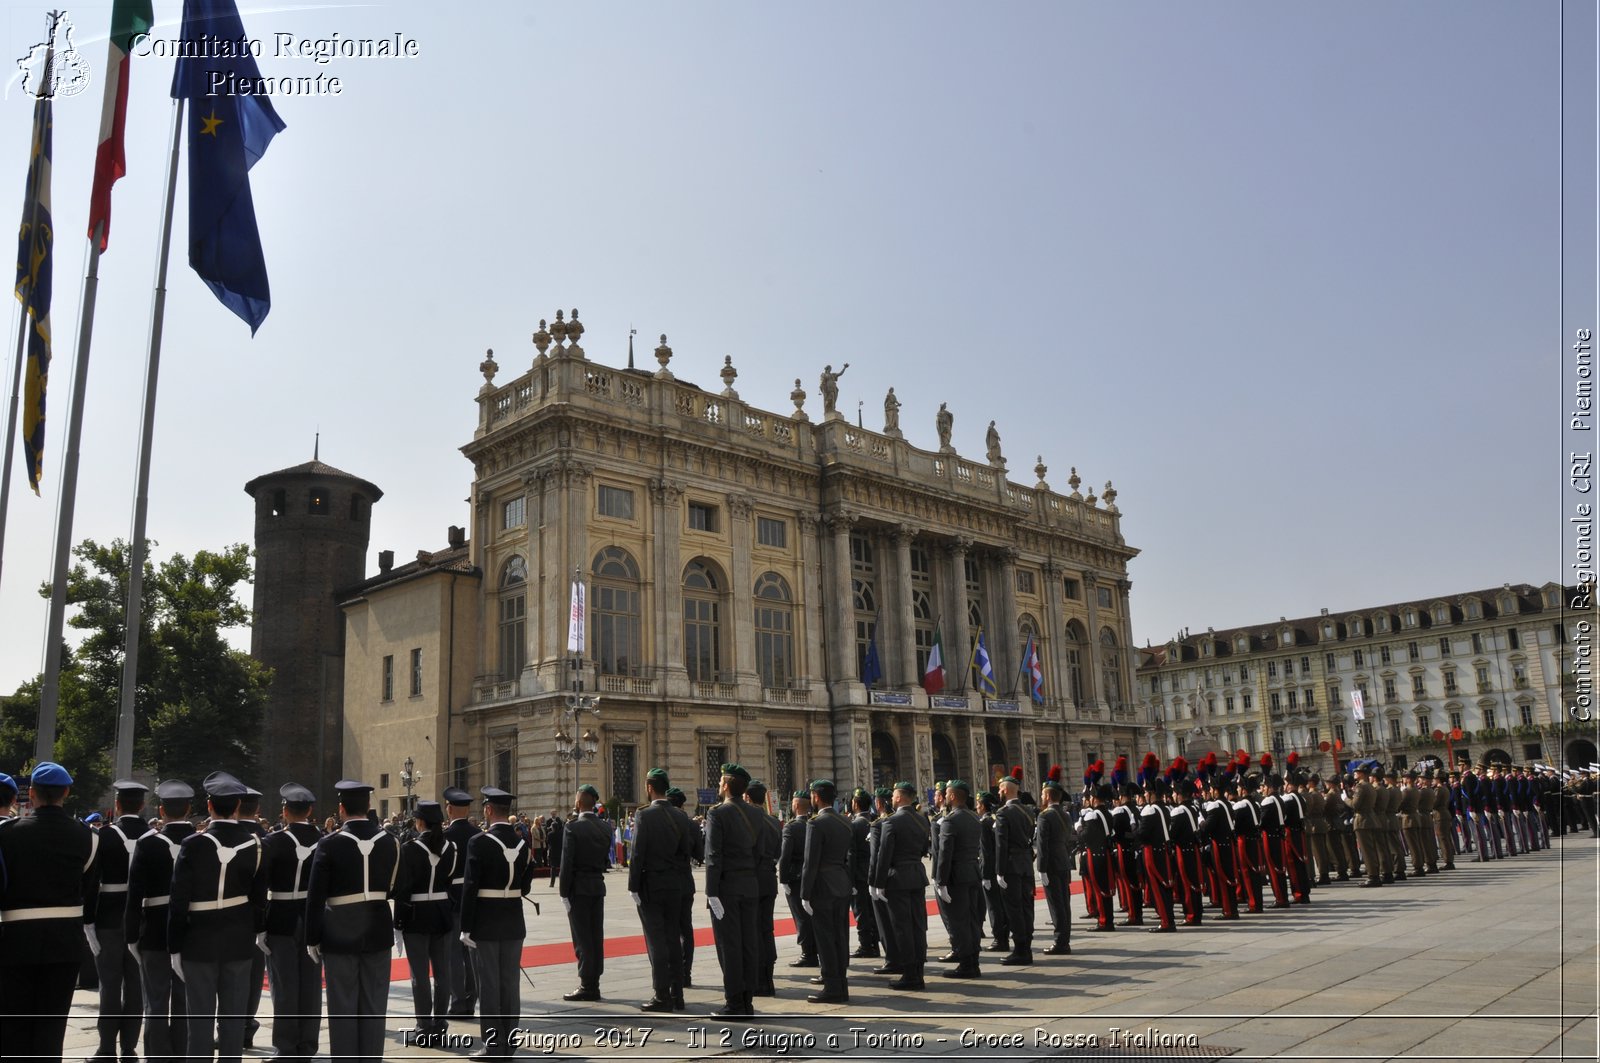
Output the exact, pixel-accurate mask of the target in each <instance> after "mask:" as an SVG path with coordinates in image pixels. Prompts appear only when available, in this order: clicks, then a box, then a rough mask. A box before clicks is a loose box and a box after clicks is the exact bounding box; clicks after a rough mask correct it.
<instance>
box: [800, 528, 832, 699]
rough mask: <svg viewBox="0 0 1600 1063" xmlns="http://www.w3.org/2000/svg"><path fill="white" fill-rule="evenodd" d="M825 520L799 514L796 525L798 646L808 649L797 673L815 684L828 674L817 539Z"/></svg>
mask: <svg viewBox="0 0 1600 1063" xmlns="http://www.w3.org/2000/svg"><path fill="white" fill-rule="evenodd" d="M821 519H822V518H821V517H819V516H818V515H817V514H815V513H807V512H802V513H797V514H796V515H795V523H796V524H798V525H799V526H800V573H801V577H800V582H801V586H800V587H799V589H798V594H797V599H798V600H797V601H796V602H795V617H796V619H797V621H798V623H799V626H800V630H798V631H796V632H795V645H796V646H797V647H801V646H803V647H804V651H803V653H804V656H803V657H802V658H801V659H800V661H799V662H797V663H798V664H799V667H798V669H797V673H798V674H799V675H802V676H805V677H806V678H807V679H808V680H810V681H815V680H816V679H818V678H819V677H821V676H823V675H826V674H827V672H828V667H827V663H826V662H825V661H824V660H823V657H822V654H823V649H822V633H823V632H824V631H825V630H827V626H826V625H827V620H826V617H827V613H826V612H825V611H824V609H823V603H824V601H825V600H826V597H827V596H826V595H825V594H824V593H823V590H822V550H821V544H820V543H819V542H818V540H817V525H818V524H819V523H820V522H821Z"/></svg>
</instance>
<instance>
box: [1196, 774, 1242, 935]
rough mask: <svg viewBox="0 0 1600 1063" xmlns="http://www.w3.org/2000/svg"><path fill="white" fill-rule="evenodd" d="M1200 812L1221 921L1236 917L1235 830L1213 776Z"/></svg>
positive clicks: (1228, 807)
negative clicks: (1209, 851)
mask: <svg viewBox="0 0 1600 1063" xmlns="http://www.w3.org/2000/svg"><path fill="white" fill-rule="evenodd" d="M1200 809H1201V824H1200V833H1201V838H1202V841H1201V845H1202V846H1209V847H1210V850H1211V866H1210V874H1211V879H1212V882H1213V883H1214V885H1213V887H1212V893H1213V895H1214V896H1215V897H1216V901H1217V907H1219V908H1221V909H1222V918H1224V919H1237V918H1239V871H1238V859H1237V857H1238V849H1237V847H1236V846H1235V845H1234V836H1235V834H1236V830H1235V827H1234V822H1233V806H1232V805H1231V804H1229V803H1228V801H1226V800H1225V799H1224V798H1223V794H1222V784H1221V783H1220V782H1219V781H1218V780H1217V777H1216V776H1215V775H1212V776H1210V777H1208V778H1207V779H1206V783H1205V801H1204V802H1203V803H1202V804H1201V806H1200Z"/></svg>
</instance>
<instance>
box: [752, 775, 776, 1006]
mask: <svg viewBox="0 0 1600 1063" xmlns="http://www.w3.org/2000/svg"><path fill="white" fill-rule="evenodd" d="M744 799H745V802H746V803H747V804H749V805H750V806H751V807H753V808H755V809H756V811H757V812H759V813H760V816H759V818H758V820H757V822H758V823H759V825H760V826H759V829H758V839H757V840H758V843H759V844H758V845H757V847H756V940H757V943H758V946H759V950H758V951H759V958H758V959H757V960H756V971H757V978H756V987H755V989H753V990H752V991H751V993H752V995H754V996H758V997H775V996H777V995H778V987H777V986H776V985H775V984H774V983H773V972H774V970H775V969H776V968H777V966H778V938H777V932H776V931H775V930H774V929H773V917H774V910H775V909H776V908H777V906H778V858H779V857H780V856H781V855H782V851H783V824H781V823H779V822H778V817H777V816H774V815H773V814H772V813H771V812H770V811H769V810H768V808H767V784H766V783H764V782H762V781H761V780H760V779H751V780H750V785H749V786H747V787H746V788H745V791H744Z"/></svg>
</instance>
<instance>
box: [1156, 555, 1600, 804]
mask: <svg viewBox="0 0 1600 1063" xmlns="http://www.w3.org/2000/svg"><path fill="white" fill-rule="evenodd" d="M1593 620H1594V610H1593V605H1592V596H1591V595H1589V594H1588V592H1587V590H1586V589H1584V588H1580V587H1573V586H1566V587H1563V586H1562V585H1561V584H1559V583H1546V584H1544V585H1542V586H1538V587H1535V586H1530V585H1529V584H1525V583H1519V584H1511V583H1507V584H1505V585H1503V586H1501V587H1496V588H1492V589H1488V590H1477V591H1468V592H1464V593H1457V594H1449V595H1445V596H1443V597H1439V598H1431V599H1422V600H1418V601H1409V602H1397V603H1393V604H1389V605H1380V606H1372V607H1368V608H1364V609H1359V610H1355V611H1353V612H1349V613H1342V614H1330V613H1329V612H1328V610H1326V609H1324V610H1323V611H1322V613H1321V615H1319V616H1312V617H1303V618H1300V619H1297V620H1289V619H1287V618H1283V617H1280V618H1279V619H1278V620H1277V621H1276V622H1275V623H1265V624H1254V625H1251V626H1249V627H1239V628H1229V629H1227V630H1222V631H1218V630H1211V629H1208V630H1207V631H1206V632H1205V633H1204V634H1199V635H1191V634H1189V633H1188V632H1185V633H1183V634H1182V636H1180V637H1177V638H1174V639H1172V640H1170V641H1169V642H1168V643H1167V644H1166V645H1165V646H1158V647H1154V648H1151V649H1145V650H1143V651H1142V654H1141V656H1142V661H1141V664H1140V667H1139V671H1138V680H1137V684H1138V691H1139V701H1140V704H1141V705H1142V706H1143V707H1144V708H1145V710H1146V712H1147V713H1148V714H1149V717H1150V719H1152V720H1154V721H1155V722H1156V728H1155V733H1154V741H1155V748H1156V749H1157V751H1158V752H1160V751H1164V752H1165V754H1166V755H1167V756H1169V757H1170V756H1175V755H1177V754H1180V753H1182V754H1184V755H1186V756H1189V757H1190V759H1193V758H1194V756H1195V754H1197V753H1198V754H1204V753H1206V752H1209V751H1211V750H1212V749H1222V750H1229V751H1232V750H1237V749H1244V750H1246V751H1247V752H1249V753H1250V754H1251V755H1252V756H1254V755H1256V754H1258V753H1260V752H1262V751H1263V750H1271V751H1272V753H1273V754H1274V756H1275V757H1277V758H1279V760H1280V762H1281V760H1282V758H1283V757H1284V756H1286V755H1287V754H1288V753H1289V752H1291V751H1295V752H1298V753H1299V755H1300V758H1301V763H1302V764H1303V765H1307V766H1309V767H1311V768H1312V769H1315V770H1320V771H1323V772H1324V773H1326V772H1327V771H1329V770H1331V768H1332V767H1333V760H1334V758H1335V757H1337V759H1338V761H1339V763H1340V764H1341V765H1343V764H1345V763H1346V762H1348V761H1349V760H1350V759H1351V758H1352V757H1356V758H1366V757H1372V758H1376V759H1379V760H1381V761H1383V762H1384V763H1386V764H1394V765H1397V766H1401V767H1404V766H1408V765H1414V764H1416V763H1418V762H1420V761H1423V760H1426V759H1429V758H1431V759H1433V760H1436V761H1437V762H1439V763H1445V762H1446V761H1447V759H1448V757H1449V756H1450V755H1452V754H1453V755H1454V757H1455V759H1456V760H1457V761H1460V760H1463V759H1468V760H1471V761H1472V762H1473V763H1480V762H1483V761H1499V762H1502V763H1514V764H1527V763H1532V762H1534V761H1542V762H1544V763H1548V764H1550V765H1552V766H1555V767H1568V766H1572V767H1579V768H1586V767H1587V766H1588V765H1589V764H1590V763H1592V762H1594V761H1595V760H1596V751H1595V744H1594V742H1593V738H1594V725H1593V724H1592V723H1583V722H1578V721H1575V720H1573V719H1572V718H1571V717H1570V716H1569V715H1568V713H1567V712H1565V711H1564V709H1563V706H1564V705H1566V704H1569V703H1570V702H1571V700H1572V695H1573V691H1574V689H1575V687H1574V669H1575V667H1577V666H1578V665H1579V658H1580V657H1583V656H1585V655H1586V639H1583V640H1581V642H1580V639H1579V638H1578V636H1580V635H1582V633H1583V632H1584V631H1585V630H1587V627H1588V625H1589V624H1591V623H1592V622H1593ZM1580 645H1581V646H1582V647H1583V649H1582V651H1581V652H1575V649H1576V648H1578V647H1579V646H1580ZM1583 663H1584V664H1585V665H1586V663H1587V662H1586V661H1585V662H1583ZM1352 694H1356V695H1359V698H1360V701H1361V703H1362V713H1363V716H1364V718H1363V719H1359V720H1358V719H1357V718H1356V714H1355V710H1354V704H1353V703H1354V699H1353V698H1352ZM1457 731H1459V732H1460V737H1459V738H1456V737H1451V738H1450V740H1449V741H1448V742H1447V741H1446V736H1453V735H1454V734H1455V732H1457ZM1324 746H1326V747H1328V748H1324ZM1219 756H1220V754H1219Z"/></svg>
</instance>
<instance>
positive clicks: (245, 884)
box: [167, 771, 267, 1063]
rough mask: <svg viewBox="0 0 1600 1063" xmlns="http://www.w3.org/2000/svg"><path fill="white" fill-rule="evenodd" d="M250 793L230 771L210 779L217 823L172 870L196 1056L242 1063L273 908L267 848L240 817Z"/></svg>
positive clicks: (175, 960) (173, 921)
mask: <svg viewBox="0 0 1600 1063" xmlns="http://www.w3.org/2000/svg"><path fill="white" fill-rule="evenodd" d="M247 789H248V787H246V786H245V785H244V784H243V783H241V782H240V781H239V780H238V779H235V778H234V777H233V776H232V775H229V774H227V773H226V772H220V771H219V772H212V773H211V774H210V775H208V776H206V780H205V790H206V795H207V797H208V798H209V800H208V801H207V810H208V811H209V812H210V814H211V821H210V822H209V823H208V824H207V826H206V829H205V831H204V832H203V833H199V834H193V835H191V836H189V837H188V838H185V839H184V841H183V844H182V845H181V846H179V848H178V858H177V860H176V861H174V862H173V865H172V889H171V897H172V901H171V903H170V905H169V906H168V914H167V948H168V949H169V950H171V953H172V969H173V971H174V972H176V973H177V975H178V978H179V979H180V980H182V982H183V984H184V997H185V1004H186V1005H187V1007H188V1011H189V1054H190V1055H191V1056H198V1057H200V1058H201V1059H209V1058H210V1057H211V1051H212V1046H213V1045H215V1046H216V1052H217V1058H218V1059H219V1060H221V1061H222V1063H237V1061H238V1059H239V1056H240V1054H241V1052H243V1050H244V1027H245V1015H246V1009H247V1008H248V1007H249V1003H250V966H251V964H252V963H253V962H254V960H253V957H254V956H255V954H256V953H257V952H258V951H259V949H258V948H257V947H256V932H257V931H256V915H257V913H258V912H260V911H261V910H262V909H264V908H265V907H266V901H267V877H266V875H264V874H262V873H261V869H262V867H263V866H264V863H263V860H262V852H261V841H260V839H259V838H257V837H256V834H255V832H254V831H253V830H251V829H250V827H249V826H247V825H246V824H243V823H240V822H239V821H238V820H237V819H236V818H235V817H236V816H237V815H238V811H239V799H240V798H242V797H243V796H244V795H245V791H246V790H247Z"/></svg>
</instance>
